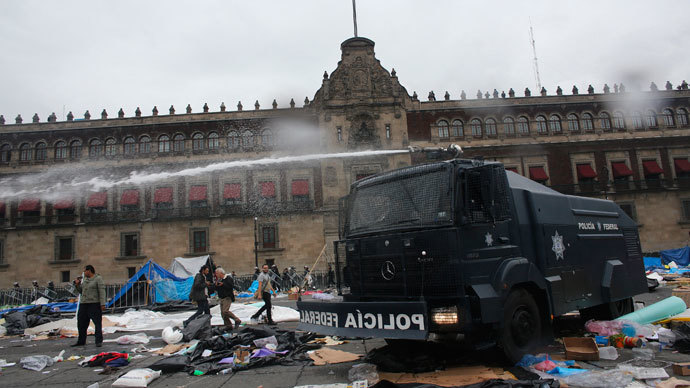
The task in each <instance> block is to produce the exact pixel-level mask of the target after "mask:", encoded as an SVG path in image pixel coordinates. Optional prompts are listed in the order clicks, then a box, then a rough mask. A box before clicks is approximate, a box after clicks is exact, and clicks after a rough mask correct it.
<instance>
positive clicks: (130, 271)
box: [127, 267, 137, 279]
mask: <svg viewBox="0 0 690 388" xmlns="http://www.w3.org/2000/svg"><path fill="white" fill-rule="evenodd" d="M136 273H137V267H127V279H131V278H132V276H134V275H135V274H136Z"/></svg>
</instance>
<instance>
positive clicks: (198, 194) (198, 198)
mask: <svg viewBox="0 0 690 388" xmlns="http://www.w3.org/2000/svg"><path fill="white" fill-rule="evenodd" d="M206 191H207V190H206V186H205V185H195V186H192V187H190V188H189V206H190V207H193V208H202V207H207V206H208V202H207V198H208V196H207V193H206Z"/></svg>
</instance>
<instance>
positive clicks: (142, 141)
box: [139, 135, 151, 154]
mask: <svg viewBox="0 0 690 388" xmlns="http://www.w3.org/2000/svg"><path fill="white" fill-rule="evenodd" d="M149 152H151V138H150V137H148V136H146V135H144V136H142V137H140V138H139V153H140V154H148V153H149Z"/></svg>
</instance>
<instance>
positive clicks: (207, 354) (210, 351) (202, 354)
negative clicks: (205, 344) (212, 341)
mask: <svg viewBox="0 0 690 388" xmlns="http://www.w3.org/2000/svg"><path fill="white" fill-rule="evenodd" d="M212 353H213V350H211V349H206V350H204V351H203V352H201V357H208V356H210V355H211V354H212Z"/></svg>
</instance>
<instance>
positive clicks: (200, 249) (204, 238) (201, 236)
mask: <svg viewBox="0 0 690 388" xmlns="http://www.w3.org/2000/svg"><path fill="white" fill-rule="evenodd" d="M190 240H191V241H190V244H189V245H190V248H191V251H192V253H205V252H208V230H207V229H192V230H190Z"/></svg>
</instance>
